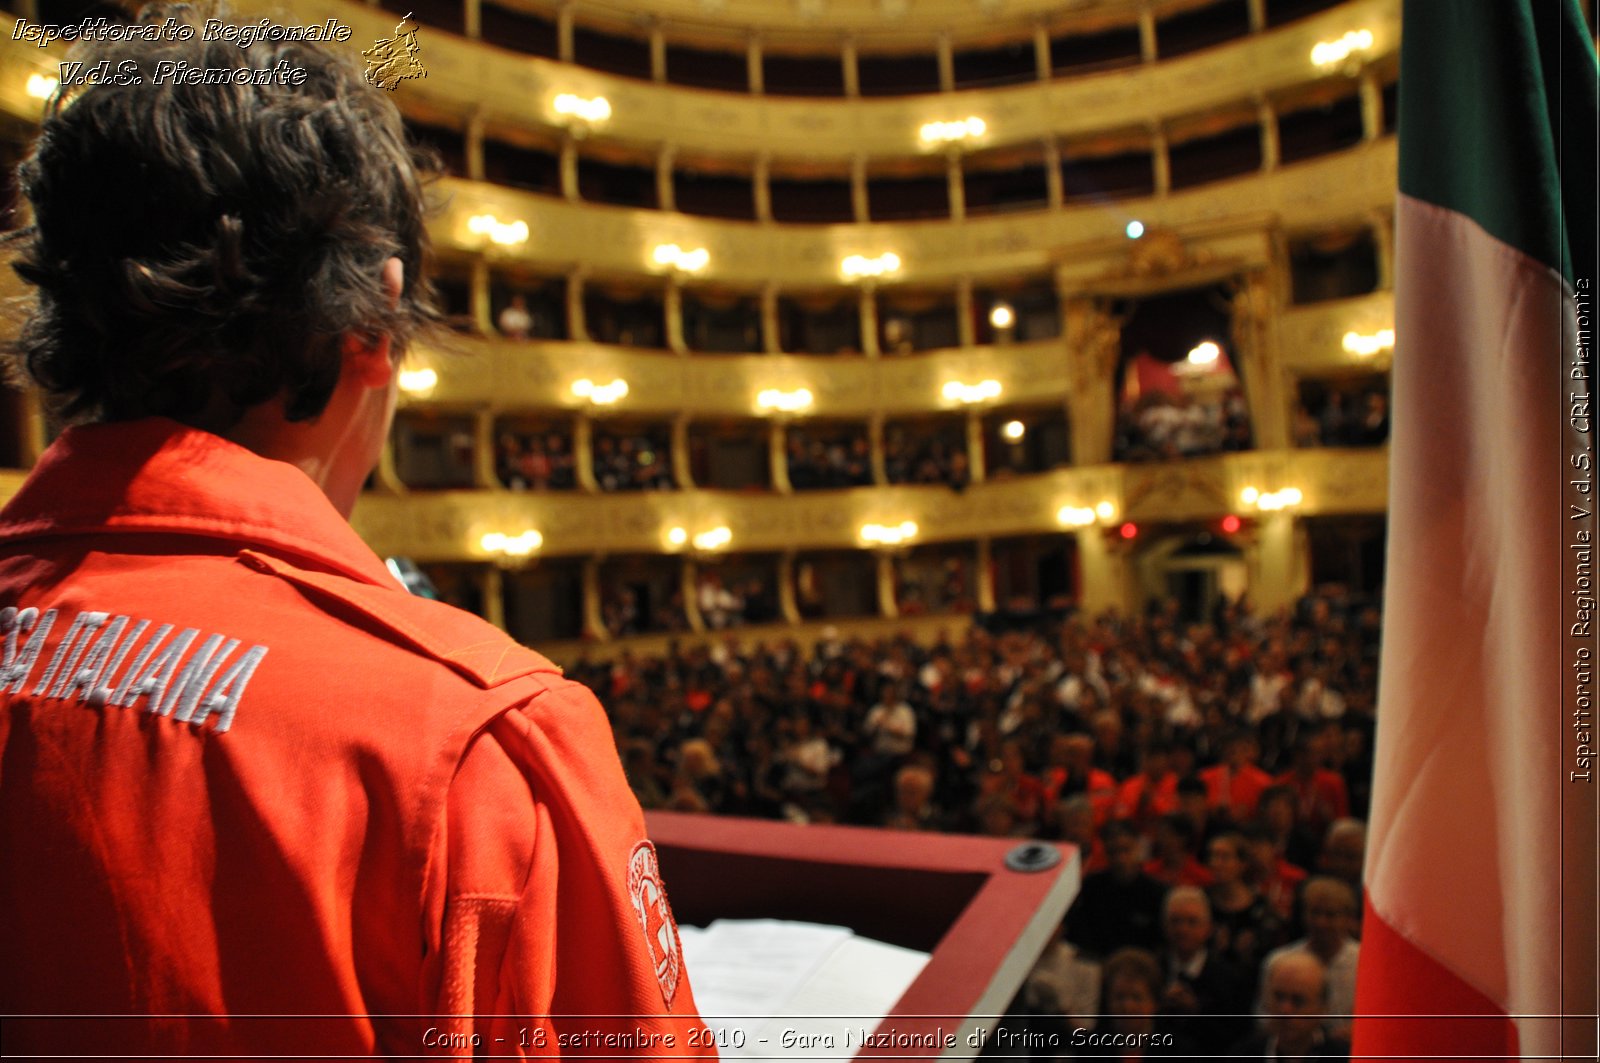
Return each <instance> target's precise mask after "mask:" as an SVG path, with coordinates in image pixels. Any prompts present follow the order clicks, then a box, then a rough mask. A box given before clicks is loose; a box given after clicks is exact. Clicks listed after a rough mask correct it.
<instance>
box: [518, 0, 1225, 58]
mask: <svg viewBox="0 0 1600 1063" xmlns="http://www.w3.org/2000/svg"><path fill="white" fill-rule="evenodd" d="M1210 2H1212V0H1147V2H1146V3H1133V2H1131V0H1074V2H1073V3H1062V0H821V2H818V0H578V2H576V3H573V4H572V12H573V20H574V21H575V22H576V23H578V24H580V25H593V26H599V27H602V28H611V29H615V30H618V31H624V32H631V33H634V34H637V33H638V32H639V25H640V21H641V20H642V19H643V20H649V21H651V22H652V23H654V24H657V25H660V26H662V27H664V28H665V29H667V30H668V31H669V32H670V33H671V36H672V39H673V40H674V41H675V42H676V41H678V40H686V41H699V42H704V43H708V44H716V43H721V44H722V45H724V46H726V45H727V44H728V42H729V39H730V37H737V36H738V35H742V34H747V33H759V34H760V35H761V41H762V46H763V47H764V48H765V47H772V48H775V49H784V48H801V47H808V46H809V47H811V48H816V47H818V46H822V47H827V46H833V47H838V46H839V42H840V40H841V38H842V37H843V36H845V35H846V34H848V35H850V36H852V37H854V38H855V39H856V40H857V41H858V42H859V43H861V44H865V45H868V46H869V47H871V48H873V49H902V48H908V47H914V46H919V47H921V48H923V49H928V48H930V47H931V38H932V33H933V30H934V29H935V28H937V29H938V30H939V31H940V32H943V33H946V34H948V35H949V36H950V37H951V39H952V42H953V43H954V44H956V45H957V46H960V45H962V44H966V43H968V42H969V41H971V40H973V39H977V40H980V41H982V42H983V43H984V44H994V43H998V42H1004V41H1017V40H1023V41H1025V40H1026V39H1027V37H1028V34H1029V33H1030V32H1031V31H1032V29H1033V27H1034V26H1036V25H1044V26H1049V27H1052V28H1054V29H1057V30H1060V29H1063V28H1065V29H1070V30H1074V31H1079V32H1085V33H1097V32H1101V31H1103V30H1104V29H1106V28H1107V27H1109V26H1127V27H1130V28H1131V27H1133V26H1136V25H1137V24H1138V20H1139V11H1140V9H1141V8H1143V7H1146V6H1148V7H1150V8H1151V9H1152V10H1153V11H1154V13H1155V14H1156V15H1157V16H1158V17H1161V18H1165V17H1168V16H1170V15H1173V14H1176V13H1178V12H1182V11H1186V10H1192V9H1193V8H1196V7H1203V6H1205V5H1206V4H1208V3H1210ZM506 6H507V7H510V8H513V9H522V10H526V11H529V12H532V13H534V14H538V15H543V16H544V17H546V18H553V17H554V12H553V11H552V4H551V3H549V2H548V0H545V2H541V0H508V2H507V3H506Z"/></svg>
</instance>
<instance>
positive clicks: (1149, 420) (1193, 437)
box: [1113, 388, 1250, 461]
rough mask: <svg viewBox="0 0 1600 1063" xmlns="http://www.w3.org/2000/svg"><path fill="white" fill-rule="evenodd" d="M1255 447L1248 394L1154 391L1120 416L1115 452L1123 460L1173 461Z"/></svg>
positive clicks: (1124, 410) (1118, 417) (1234, 390)
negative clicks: (1204, 394)
mask: <svg viewBox="0 0 1600 1063" xmlns="http://www.w3.org/2000/svg"><path fill="white" fill-rule="evenodd" d="M1249 449H1250V411H1249V407H1248V406H1247V405H1246V403H1245V398H1244V393H1243V392H1241V391H1239V390H1238V389H1237V388H1232V389H1229V390H1228V391H1226V392H1222V393H1220V394H1218V395H1216V396H1214V397H1206V398H1199V397H1195V396H1191V395H1187V394H1183V395H1171V394H1167V393H1163V392H1152V393H1150V394H1148V395H1145V396H1144V397H1142V398H1140V399H1139V400H1138V401H1137V402H1134V403H1133V404H1131V405H1128V406H1125V407H1124V408H1123V409H1122V410H1121V411H1119V412H1118V414H1117V434H1116V440H1115V442H1114V443H1113V451H1114V456H1115V458H1116V460H1118V461H1169V460H1172V459H1174V458H1195V457H1201V456H1203V455H1206V454H1220V453H1222V452H1224V451H1230V450H1249Z"/></svg>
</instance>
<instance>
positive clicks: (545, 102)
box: [4, 0, 1400, 161]
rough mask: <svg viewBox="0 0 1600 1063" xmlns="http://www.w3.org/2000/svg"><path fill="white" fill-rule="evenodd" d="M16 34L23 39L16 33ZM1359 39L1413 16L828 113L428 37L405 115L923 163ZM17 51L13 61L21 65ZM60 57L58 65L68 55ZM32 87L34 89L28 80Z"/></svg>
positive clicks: (715, 150) (824, 104)
mask: <svg viewBox="0 0 1600 1063" xmlns="http://www.w3.org/2000/svg"><path fill="white" fill-rule="evenodd" d="M244 12H248V13H249V14H250V15H255V16H262V15H265V16H269V17H270V16H271V15H273V14H274V13H275V12H274V11H273V10H269V9H268V8H267V7H265V6H263V5H258V4H254V3H249V4H245V5H243V12H241V19H240V20H241V21H246V20H247V19H245V18H244V17H243V13H244ZM294 13H295V17H296V18H298V19H300V20H301V21H303V22H305V23H306V24H312V23H318V22H322V21H323V20H325V19H330V18H332V19H337V20H339V22H340V23H341V24H343V25H346V26H349V27H350V28H351V30H352V31H353V36H352V37H351V40H350V42H349V45H348V47H350V48H352V50H353V51H355V52H359V51H360V50H361V49H362V48H366V47H370V46H371V44H372V42H374V41H377V40H379V39H383V38H388V37H390V36H392V35H393V31H394V25H395V22H396V21H397V19H396V16H395V15H394V14H393V13H391V12H388V11H384V10H382V9H379V8H376V7H369V6H367V5H364V4H355V3H349V2H346V0H299V2H297V3H296V4H295V5H294ZM929 25H931V23H929ZM4 28H5V30H6V32H7V37H9V29H10V26H9V25H7V26H5V27H4ZM1358 29H1367V30H1370V31H1371V32H1372V34H1373V44H1372V47H1371V48H1370V49H1369V50H1368V51H1367V52H1366V53H1365V54H1364V56H1363V58H1364V59H1366V60H1367V61H1379V60H1382V59H1385V58H1386V57H1389V56H1390V55H1391V54H1392V53H1394V52H1395V51H1396V49H1397V48H1398V46H1399V40H1400V10H1399V5H1398V4H1396V3H1394V2H1393V0H1353V2H1352V3H1349V4H1346V5H1343V6H1341V7H1339V8H1336V9H1333V10H1330V11H1326V12H1322V13H1319V14H1316V15H1312V16H1309V17H1307V18H1304V19H1301V20H1299V21H1296V22H1294V23H1291V24H1289V25H1287V26H1284V27H1282V28H1279V29H1275V30H1271V31H1269V32H1265V33H1261V34H1256V35H1252V36H1249V37H1246V38H1243V39H1241V40H1238V41H1235V42H1232V43H1229V44H1224V45H1220V46H1217V47H1214V48H1209V49H1206V50H1204V51H1201V52H1197V53H1195V54H1193V55H1187V56H1184V57H1182V58H1178V59H1172V60H1169V61H1164V62H1158V63H1155V64H1150V65H1144V66H1138V67H1133V68H1130V69H1126V70H1117V71H1111V72H1107V73H1102V74H1091V75H1087V76H1084V77H1079V78H1072V79H1067V80H1060V81H1049V82H1039V83H1037V84H1027V85H1018V86H1012V87H1007V88H994V89H978V90H965V91H960V92H952V93H938V94H928V95H922V96H912V97H891V98H880V99H849V100H839V99H831V100H822V99H804V98H783V97H763V96H749V95H741V94H736V93H726V92H708V91H705V90H700V89H691V88H684V87H681V86H674V85H662V84H655V83H652V82H648V81H639V80H634V79H631V78H625V77H618V76H615V75H612V74H606V73H602V72H600V71H597V70H592V69H586V68H583V67H578V66H573V65H571V64H566V63H559V62H555V61H552V60H549V59H543V58H539V57H535V56H524V55H518V54H516V53H514V52H510V51H506V50H502V49H498V48H494V47H491V46H490V44H489V42H477V41H471V40H467V39H465V38H462V37H457V36H454V35H452V34H449V33H446V32H443V31H441V30H435V29H431V28H429V27H424V28H423V29H422V31H421V33H420V34H419V35H418V42H419V44H420V51H419V58H420V60H421V62H422V63H423V65H424V66H425V67H426V68H427V71H428V76H427V77H425V78H422V79H418V80H412V81H407V82H405V83H404V84H403V85H402V86H401V87H400V89H399V90H398V91H397V92H396V102H397V103H399V104H400V106H401V107H402V108H403V109H406V110H407V111H416V112H427V113H430V114H434V115H449V116H453V117H455V118H456V119H458V120H460V121H463V122H464V121H465V119H466V117H467V116H468V115H470V114H474V113H479V114H481V117H482V118H483V120H484V122H485V123H486V127H487V128H490V129H494V128H511V129H535V128H545V127H548V126H550V125H552V124H554V122H555V119H556V117H557V116H556V115H555V113H554V111H553V106H552V105H553V101H554V99H555V97H556V95H557V94H560V93H575V94H576V95H578V96H582V97H585V98H593V97H595V96H604V97H605V98H606V99H607V100H608V101H610V103H611V117H610V119H609V120H608V121H607V122H606V123H605V125H604V127H603V130H601V132H603V133H604V135H605V136H606V137H608V138H614V139H618V140H623V141H627V142H631V143H636V144H660V143H663V142H666V143H671V144H672V145H674V146H675V147H677V148H678V149H679V150H680V151H683V152H704V153H707V154H713V155H733V156H749V155H751V154H753V153H756V152H767V153H770V154H772V155H774V156H784V155H790V156H794V157H796V158H808V159H831V160H835V161H842V160H848V159H849V158H851V157H853V156H855V155H858V154H865V155H868V156H904V155H916V154H922V153H924V152H926V151H928V150H929V148H928V146H927V145H925V144H924V143H923V142H922V140H921V139H920V135H919V131H920V130H921V128H922V126H923V125H924V124H925V123H927V122H933V121H951V120H954V119H960V118H965V117H967V116H969V115H971V116H976V117H979V118H982V119H983V120H984V121H985V122H986V123H987V125H988V132H987V133H986V134H985V137H984V138H982V140H983V143H982V145H980V146H995V145H1000V144H1015V143H1022V142H1024V141H1033V140H1040V139H1044V138H1048V137H1057V136H1059V137H1068V138H1072V137H1083V136H1086V135H1089V134H1094V133H1097V132H1101V131H1104V130H1109V129H1122V128H1127V127H1130V126H1147V125H1152V124H1155V123H1159V122H1160V121H1162V120H1163V119H1166V118H1170V117H1176V116H1178V115H1181V114H1190V113H1195V112H1204V111H1208V110H1212V109H1214V108H1217V107H1221V106H1224V105H1228V104H1233V103H1237V102H1238V101H1240V100H1245V99H1254V98H1257V97H1259V96H1263V95H1271V94H1273V93H1275V92H1278V91H1281V90H1283V89H1287V88H1290V87H1293V86H1296V85H1300V84H1302V83H1304V82H1306V81H1311V80H1315V79H1317V78H1319V77H1321V76H1323V74H1322V72H1321V71H1319V70H1318V69H1317V68H1316V67H1315V66H1314V65H1313V64H1312V62H1311V58H1310V56H1311V49H1312V48H1313V47H1315V46H1316V45H1317V44H1318V43H1320V42H1323V41H1326V40H1333V39H1337V38H1339V37H1342V36H1343V35H1344V34H1345V33H1347V32H1349V31H1351V30H1358ZM7 51H8V61H9V60H12V59H15V58H16V56H15V54H14V53H11V51H10V50H9V49H8V50H7ZM20 51H23V52H25V53H29V54H31V55H33V56H35V57H38V58H42V57H44V55H45V54H46V53H44V52H42V51H40V50H39V49H37V48H25V49H20ZM929 51H930V54H931V51H932V34H931V33H930V34H929ZM50 55H51V57H52V62H53V60H54V57H55V55H56V53H55V52H54V51H53V50H52V51H51V53H50ZM22 77H23V80H24V81H25V80H26V77H27V71H24V72H23V75H22ZM20 92H21V88H20V86H19V87H18V93H19V94H20ZM9 98H10V97H9V96H6V97H4V99H6V100H9ZM24 100H25V97H24ZM33 113H34V114H37V111H36V110H35V111H34V112H33Z"/></svg>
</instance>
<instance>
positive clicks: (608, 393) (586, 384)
mask: <svg viewBox="0 0 1600 1063" xmlns="http://www.w3.org/2000/svg"><path fill="white" fill-rule="evenodd" d="M572 393H573V394H574V395H576V396H578V397H579V398H580V399H588V400H589V401H590V402H592V403H594V404H595V405H596V406H613V405H615V404H616V402H617V400H618V399H625V398H627V397H628V382H627V381H626V380H621V379H618V380H613V381H612V382H611V383H609V384H596V383H595V382H594V381H593V380H590V379H588V378H587V377H585V378H584V379H582V380H574V381H573V382H572Z"/></svg>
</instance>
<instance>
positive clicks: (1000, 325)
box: [989, 303, 1017, 329]
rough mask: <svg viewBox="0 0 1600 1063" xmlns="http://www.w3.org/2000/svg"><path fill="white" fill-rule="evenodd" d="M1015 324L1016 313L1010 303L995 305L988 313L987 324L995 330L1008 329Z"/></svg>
mask: <svg viewBox="0 0 1600 1063" xmlns="http://www.w3.org/2000/svg"><path fill="white" fill-rule="evenodd" d="M1016 323H1017V313H1016V311H1015V310H1012V309H1011V304H1010V303H995V304H994V308H993V309H992V310H990V311H989V324H991V325H993V326H994V327H995V328H997V329H1008V328H1010V327H1011V326H1012V325H1015V324H1016Z"/></svg>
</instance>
